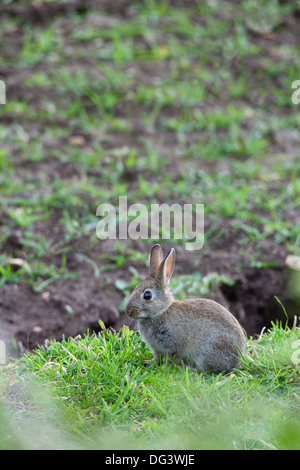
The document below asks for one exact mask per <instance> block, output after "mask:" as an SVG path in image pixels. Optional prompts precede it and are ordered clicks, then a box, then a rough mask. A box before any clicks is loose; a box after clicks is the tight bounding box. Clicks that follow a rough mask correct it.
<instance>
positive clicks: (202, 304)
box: [139, 299, 245, 372]
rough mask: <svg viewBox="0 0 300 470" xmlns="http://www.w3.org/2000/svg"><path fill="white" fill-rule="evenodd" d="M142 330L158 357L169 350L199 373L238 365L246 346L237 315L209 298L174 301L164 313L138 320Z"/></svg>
mask: <svg viewBox="0 0 300 470" xmlns="http://www.w3.org/2000/svg"><path fill="white" fill-rule="evenodd" d="M139 330H140V332H141V334H142V336H143V337H144V339H145V340H146V342H147V343H148V344H149V346H150V347H151V348H152V350H153V352H154V355H155V357H156V358H157V360H159V358H160V356H162V357H163V356H164V355H165V354H166V353H168V356H169V357H174V356H175V357H176V359H177V360H180V361H183V362H184V363H186V364H191V365H193V366H194V367H195V368H196V369H197V370H198V371H199V372H202V371H208V370H210V371H220V370H231V369H233V368H235V367H238V365H239V352H241V353H243V352H244V348H245V335H244V332H243V330H242V328H241V326H240V324H239V323H238V321H237V320H236V318H235V317H234V316H233V315H232V314H231V313H230V312H229V311H228V310H227V309H226V308H225V307H223V306H222V305H220V304H218V303H216V302H214V301H213V300H209V299H186V300H181V301H174V302H173V303H172V304H171V306H170V307H169V308H168V309H167V310H166V311H165V312H164V313H163V314H162V315H159V316H157V317H155V318H150V319H146V320H144V321H142V322H139Z"/></svg>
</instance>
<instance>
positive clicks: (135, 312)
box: [125, 306, 140, 318]
mask: <svg viewBox="0 0 300 470" xmlns="http://www.w3.org/2000/svg"><path fill="white" fill-rule="evenodd" d="M125 313H127V315H128V316H129V317H132V318H136V317H138V316H139V315H140V311H139V309H138V308H137V307H133V306H129V307H126V308H125Z"/></svg>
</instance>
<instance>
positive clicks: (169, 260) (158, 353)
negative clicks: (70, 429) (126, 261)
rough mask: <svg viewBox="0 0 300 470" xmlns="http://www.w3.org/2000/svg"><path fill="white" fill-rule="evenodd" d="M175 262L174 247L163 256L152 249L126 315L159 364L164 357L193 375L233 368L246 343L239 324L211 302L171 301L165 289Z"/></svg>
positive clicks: (157, 247) (238, 361)
mask: <svg viewBox="0 0 300 470" xmlns="http://www.w3.org/2000/svg"><path fill="white" fill-rule="evenodd" d="M174 264H175V250H174V248H171V250H170V251H169V252H168V254H167V255H166V256H165V258H163V250H162V248H161V246H160V245H159V244H156V245H154V246H153V247H152V249H151V252H150V273H149V274H150V276H149V278H147V279H146V280H144V281H142V282H141V283H140V284H139V285H137V286H136V287H135V288H134V290H133V292H132V293H131V295H130V296H129V298H128V301H127V303H126V306H125V313H126V314H127V315H128V316H129V317H131V318H133V319H135V320H136V321H137V325H138V329H139V331H140V333H141V335H142V337H143V338H144V340H145V341H146V343H147V344H148V345H149V346H150V348H151V349H152V351H153V354H154V357H155V359H156V360H157V363H158V364H160V362H161V361H163V360H164V359H165V356H167V357H168V358H170V359H174V360H175V362H176V363H181V364H182V363H183V364H185V365H191V366H192V367H194V368H196V370H197V371H198V372H222V371H230V370H232V369H233V368H236V367H238V366H239V363H240V354H243V352H244V349H245V343H246V337H245V334H244V331H243V329H242V327H241V326H240V324H239V322H238V321H237V319H236V318H235V317H234V316H233V315H232V314H231V313H230V312H229V311H228V310H227V309H226V308H225V307H223V306H222V305H220V304H218V303H217V302H215V301H213V300H209V299H185V300H175V299H174V297H173V295H172V292H171V290H170V288H169V282H170V279H171V276H172V274H173V270H174Z"/></svg>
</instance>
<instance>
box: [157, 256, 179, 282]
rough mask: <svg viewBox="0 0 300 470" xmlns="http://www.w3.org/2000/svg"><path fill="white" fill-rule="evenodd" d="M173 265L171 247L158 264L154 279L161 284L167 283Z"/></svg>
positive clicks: (173, 258) (173, 259)
mask: <svg viewBox="0 0 300 470" xmlns="http://www.w3.org/2000/svg"><path fill="white" fill-rule="evenodd" d="M174 265H175V250H174V248H171V250H170V251H169V253H168V254H167V256H166V257H165V259H164V260H163V261H162V263H161V265H160V266H159V270H158V272H157V275H156V279H157V280H158V281H159V282H161V283H162V284H169V282H170V279H171V277H172V274H173V271H174Z"/></svg>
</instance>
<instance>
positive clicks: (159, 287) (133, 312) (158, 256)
mask: <svg viewBox="0 0 300 470" xmlns="http://www.w3.org/2000/svg"><path fill="white" fill-rule="evenodd" d="M174 263H175V250H174V248H171V250H170V251H169V252H168V254H167V255H166V257H165V258H164V257H163V251H162V248H161V246H160V245H158V244H157V245H154V246H153V247H152V249H151V252H150V273H149V278H147V279H145V281H143V282H141V284H139V285H138V286H136V287H135V289H134V290H133V292H132V294H131V295H130V297H129V299H128V301H127V304H126V307H125V313H127V315H128V316H129V317H132V318H135V319H136V320H143V319H146V318H154V317H156V316H157V315H160V314H162V313H163V312H164V311H166V310H167V309H168V308H169V307H170V305H171V304H172V302H173V301H174V298H173V295H172V293H171V291H170V288H169V283H170V279H171V276H172V274H173V270H174Z"/></svg>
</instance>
